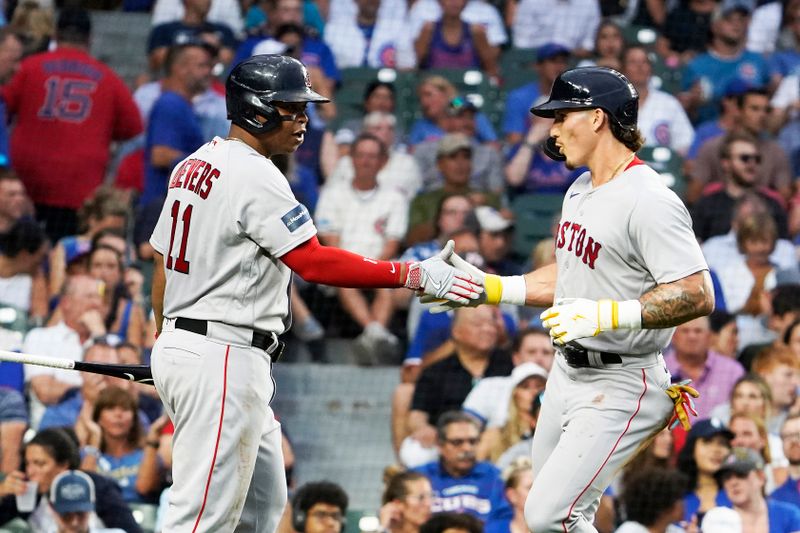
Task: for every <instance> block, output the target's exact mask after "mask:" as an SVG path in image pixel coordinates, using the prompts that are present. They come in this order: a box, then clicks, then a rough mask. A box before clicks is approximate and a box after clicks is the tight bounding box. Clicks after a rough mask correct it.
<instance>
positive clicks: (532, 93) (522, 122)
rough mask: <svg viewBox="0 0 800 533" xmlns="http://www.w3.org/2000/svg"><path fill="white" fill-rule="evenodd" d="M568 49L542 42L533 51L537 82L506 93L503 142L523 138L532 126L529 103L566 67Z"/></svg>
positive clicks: (539, 96) (547, 88) (546, 88)
mask: <svg viewBox="0 0 800 533" xmlns="http://www.w3.org/2000/svg"><path fill="white" fill-rule="evenodd" d="M570 55H571V52H570V50H569V48H566V47H564V46H562V45H560V44H556V43H547V44H543V45H542V46H540V47H539V48H538V50H536V64H535V65H534V70H535V72H536V76H535V78H536V81H532V82H531V83H528V84H526V85H523V86H521V87H519V88H517V89H514V90H513V91H511V92H509V93H508V97H507V98H506V106H505V113H504V114H503V135H505V140H506V144H509V145H514V144H517V143H519V142H520V141H522V139H523V137H525V134H526V133H527V132H528V129H529V128H530V127H531V119H532V116H531V114H530V112H529V110H530V108H531V106H532V105H533V104H534V102H536V101H537V100H538V99H540V98H541V97H543V96H544V97H546V96H548V95H549V94H550V88H551V87H552V86H553V81H554V80H555V79H556V78H557V77H558V75H559V74H561V73H562V72H564V71H565V70H567V64H568V62H569V58H570Z"/></svg>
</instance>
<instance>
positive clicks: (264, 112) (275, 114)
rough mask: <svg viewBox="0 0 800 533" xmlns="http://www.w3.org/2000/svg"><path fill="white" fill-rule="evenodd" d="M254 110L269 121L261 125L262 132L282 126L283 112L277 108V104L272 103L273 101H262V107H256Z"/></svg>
mask: <svg viewBox="0 0 800 533" xmlns="http://www.w3.org/2000/svg"><path fill="white" fill-rule="evenodd" d="M254 111H255V113H256V114H257V115H261V116H262V117H264V118H265V119H267V121H266V122H264V124H262V125H261V133H267V132H269V131H272V130H275V129H278V127H280V125H281V122H282V121H281V114H280V112H279V111H278V110H277V109H275V106H274V105H272V103H262V107H261V108H260V109H255V110H254Z"/></svg>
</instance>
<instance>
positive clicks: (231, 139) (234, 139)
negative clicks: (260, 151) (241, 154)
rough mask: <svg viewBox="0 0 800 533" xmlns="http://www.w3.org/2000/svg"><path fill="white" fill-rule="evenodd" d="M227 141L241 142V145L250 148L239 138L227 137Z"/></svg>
mask: <svg viewBox="0 0 800 533" xmlns="http://www.w3.org/2000/svg"><path fill="white" fill-rule="evenodd" d="M225 140H226V141H236V142H240V143H242V144H243V145H245V146H250V145H249V144H247V143H246V142H244V141H243V140H241V139H240V138H238V137H225ZM251 148H252V147H251Z"/></svg>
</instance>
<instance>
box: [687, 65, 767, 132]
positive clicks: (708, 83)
mask: <svg viewBox="0 0 800 533" xmlns="http://www.w3.org/2000/svg"><path fill="white" fill-rule="evenodd" d="M734 78H738V79H740V80H742V81H744V82H745V83H747V84H749V85H752V86H754V87H764V86H766V85H767V83H768V82H769V65H767V62H766V60H765V59H764V58H763V57H762V56H761V55H760V54H756V53H754V52H749V51H744V52H742V53H741V55H739V56H738V57H736V58H731V59H729V58H720V57H717V56H715V55H712V54H710V53H708V52H707V53H705V54H700V55H699V56H697V57H695V58H694V59H693V60H692V61H691V62H689V64H688V65H686V67H685V69H684V71H683V80H682V82H683V85H682V90H684V91H687V90H689V89H690V88H691V87H692V86H693V85H694V84H695V83H697V82H699V83H700V86H701V88H702V90H703V94H706V95H708V100H707V101H706V102H705V103H704V104H702V105H701V106H700V107H698V109H697V116H695V117H694V121H693V122H694V123H695V124H700V123H701V122H705V121H707V120H713V119H715V118H717V117H718V116H719V111H720V110H719V103H720V100H721V99H722V96H723V95H724V93H725V89H726V87H727V86H728V83H730V82H731V80H733V79H734Z"/></svg>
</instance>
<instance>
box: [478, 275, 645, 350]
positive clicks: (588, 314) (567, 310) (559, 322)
mask: <svg viewBox="0 0 800 533" xmlns="http://www.w3.org/2000/svg"><path fill="white" fill-rule="evenodd" d="M486 294H487V298H488V295H489V288H488V284H487V285H486ZM540 318H541V319H542V324H543V325H544V327H545V328H547V329H548V330H550V336H551V337H552V338H553V341H554V342H555V343H556V344H560V345H561V346H563V345H565V344H567V343H568V342H571V341H574V340H575V339H583V338H586V337H596V336H597V335H599V334H600V333H602V332H603V331H611V330H615V329H642V306H641V304H640V303H639V301H638V300H626V301H624V302H617V301H615V300H598V301H595V300H588V299H586V298H568V299H564V300H562V301H560V302H559V303H557V304H556V305H554V306H553V307H551V308H549V309H546V310H545V311H544V312H543V313H542V314H541V315H540Z"/></svg>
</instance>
